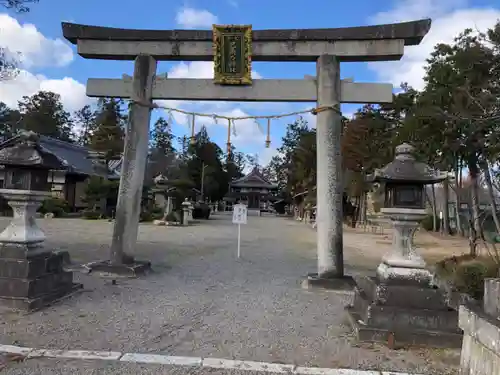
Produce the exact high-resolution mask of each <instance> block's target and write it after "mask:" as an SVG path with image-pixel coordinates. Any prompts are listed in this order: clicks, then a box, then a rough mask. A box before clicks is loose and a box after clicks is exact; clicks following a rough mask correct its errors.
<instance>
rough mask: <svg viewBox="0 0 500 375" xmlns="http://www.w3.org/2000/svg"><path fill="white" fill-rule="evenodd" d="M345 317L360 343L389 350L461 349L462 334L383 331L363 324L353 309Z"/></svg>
mask: <svg viewBox="0 0 500 375" xmlns="http://www.w3.org/2000/svg"><path fill="white" fill-rule="evenodd" d="M347 313H348V314H347V315H348V318H349V321H350V323H351V326H352V327H353V329H354V333H355V335H356V337H357V339H358V340H359V341H361V342H379V343H383V344H386V345H388V346H389V347H391V348H397V347H402V346H414V345H416V346H429V347H436V348H461V347H462V333H453V332H443V331H436V330H424V329H404V328H402V329H385V328H381V327H373V326H369V325H367V324H365V323H364V322H363V319H362V318H361V316H360V315H359V314H358V313H357V312H356V311H355V310H354V308H353V307H347Z"/></svg>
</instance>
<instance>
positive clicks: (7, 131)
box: [0, 102, 21, 141]
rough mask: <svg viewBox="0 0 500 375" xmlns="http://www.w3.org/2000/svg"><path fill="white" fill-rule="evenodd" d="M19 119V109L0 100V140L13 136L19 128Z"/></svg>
mask: <svg viewBox="0 0 500 375" xmlns="http://www.w3.org/2000/svg"><path fill="white" fill-rule="evenodd" d="M20 121H21V116H20V114H19V111H17V110H14V109H11V108H9V107H8V106H7V105H6V104H5V103H3V102H0V141H2V140H6V139H8V138H11V137H13V136H14V135H15V134H16V132H17V130H18V129H19V126H20Z"/></svg>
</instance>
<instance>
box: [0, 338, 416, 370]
mask: <svg viewBox="0 0 500 375" xmlns="http://www.w3.org/2000/svg"><path fill="white" fill-rule="evenodd" d="M0 353H9V354H19V355H22V356H25V357H26V358H65V359H79V360H105V361H119V362H130V363H147V364H157V365H172V366H187V367H206V368H213V369H227V370H246V371H261V372H270V373H275V374H300V375H410V374H408V373H401V372H390V371H388V372H387V371H363V370H352V369H331V368H319V367H302V366H296V365H287V364H279V363H266V362H255V361H239V360H231V359H219V358H201V357H182V356H169V355H160V354H140V353H121V352H107V351H95V350H57V349H36V348H27V347H22V346H15V345H0ZM414 375H417V374H414ZM420 375H423V374H420Z"/></svg>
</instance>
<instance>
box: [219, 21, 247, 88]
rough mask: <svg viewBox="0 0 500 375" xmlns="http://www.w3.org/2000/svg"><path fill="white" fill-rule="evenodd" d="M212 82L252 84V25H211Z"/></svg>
mask: <svg viewBox="0 0 500 375" xmlns="http://www.w3.org/2000/svg"><path fill="white" fill-rule="evenodd" d="M213 49H214V82H215V83H217V84H221V85H251V84H252V25H213Z"/></svg>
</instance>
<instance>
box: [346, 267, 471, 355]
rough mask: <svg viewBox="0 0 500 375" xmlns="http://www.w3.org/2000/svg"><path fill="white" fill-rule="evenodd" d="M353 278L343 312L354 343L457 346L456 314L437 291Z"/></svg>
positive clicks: (365, 278)
mask: <svg viewBox="0 0 500 375" xmlns="http://www.w3.org/2000/svg"><path fill="white" fill-rule="evenodd" d="M354 279H355V282H356V288H355V292H354V302H353V304H352V305H350V306H348V307H347V312H348V317H349V321H350V323H351V325H352V327H353V328H354V332H355V334H356V336H357V338H358V340H360V341H365V342H381V343H385V344H387V345H388V346H389V347H398V346H405V345H425V346H431V347H443V348H459V347H461V345H462V331H461V330H460V328H459V327H458V313H457V311H455V310H453V309H451V308H450V307H449V306H448V304H447V301H446V296H445V294H444V293H443V292H442V291H440V290H439V289H437V288H433V287H431V286H430V285H423V284H421V283H418V282H417V283H413V284H410V283H409V282H403V283H402V284H398V283H396V282H395V280H391V281H390V282H389V283H387V282H386V281H385V280H384V281H381V280H380V279H379V278H378V277H366V276H363V277H355V278H354Z"/></svg>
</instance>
